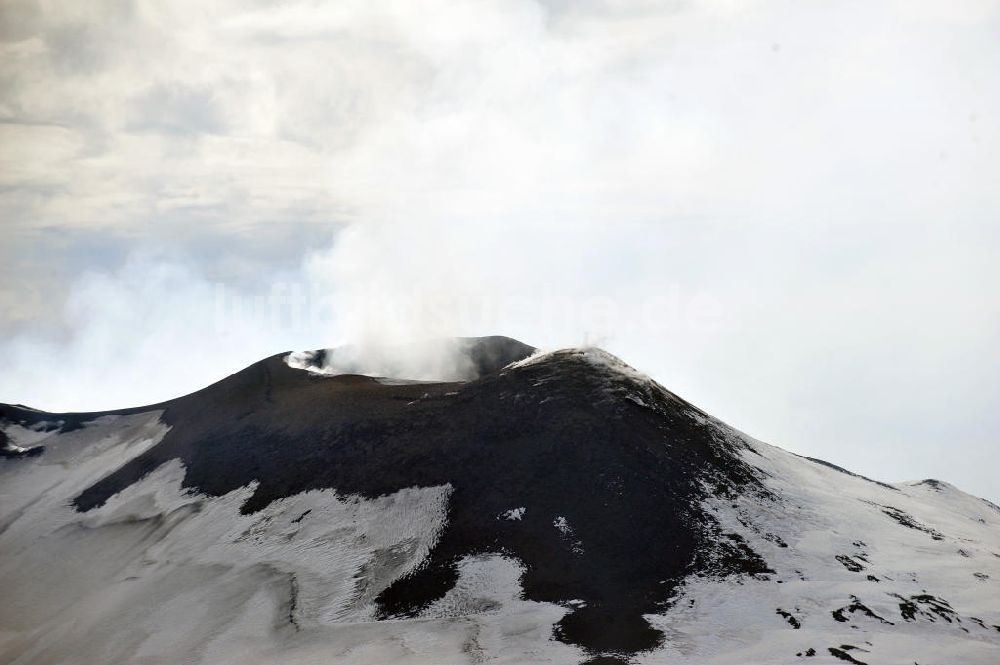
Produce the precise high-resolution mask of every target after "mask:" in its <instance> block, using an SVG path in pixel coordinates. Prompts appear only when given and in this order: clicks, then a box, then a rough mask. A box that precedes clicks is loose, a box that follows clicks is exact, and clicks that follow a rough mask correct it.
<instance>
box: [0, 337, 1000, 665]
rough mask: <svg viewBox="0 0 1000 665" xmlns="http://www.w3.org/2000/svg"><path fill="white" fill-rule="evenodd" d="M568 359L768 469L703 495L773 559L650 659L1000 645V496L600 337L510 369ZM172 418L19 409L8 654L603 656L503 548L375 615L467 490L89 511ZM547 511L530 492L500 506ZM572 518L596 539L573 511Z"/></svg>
mask: <svg viewBox="0 0 1000 665" xmlns="http://www.w3.org/2000/svg"><path fill="white" fill-rule="evenodd" d="M562 356H572V357H575V358H582V359H584V360H586V361H587V362H588V363H590V364H591V365H592V366H593V367H595V368H597V369H598V370H599V371H600V372H602V373H603V374H604V378H602V379H601V381H602V385H605V384H606V388H602V390H603V392H604V393H605V394H606V395H607V397H608V398H609V399H623V400H628V401H630V402H632V403H634V404H636V405H638V406H640V407H643V408H645V409H652V410H654V411H658V412H661V413H664V414H667V413H668V410H667V409H666V408H665V406H664V405H665V404H667V403H673V404H674V405H678V406H679V408H682V409H684V410H685V412H686V413H688V414H693V417H695V418H697V419H700V422H701V423H702V424H703V425H704V427H706V428H708V429H709V430H710V431H711V432H712V435H713V436H715V437H718V439H719V441H720V442H725V443H726V444H728V447H729V449H735V450H737V451H738V455H739V461H740V462H741V463H745V464H746V465H749V467H751V468H752V469H753V470H754V473H755V475H757V477H758V478H759V479H760V481H761V484H760V486H759V487H758V488H757V489H756V490H754V489H753V488H748V489H747V490H746V491H744V492H741V493H737V494H726V495H721V494H718V493H715V492H713V490H712V488H706V491H707V494H708V495H709V496H710V498H709V499H707V500H706V501H705V502H704V504H703V506H702V507H703V508H704V509H705V511H707V513H709V514H710V515H712V516H713V517H714V519H715V520H716V521H717V522H718V524H719V525H720V526H721V534H722V535H721V536H720V537H723V538H726V537H731V538H734V539H742V540H743V541H745V542H746V544H747V545H749V546H750V547H751V548H752V549H753V550H754V551H755V552H757V553H758V554H759V555H760V556H761V557H763V559H764V561H766V563H767V566H769V567H770V568H771V569H772V571H773V572H771V573H767V574H756V575H744V576H740V577H733V576H729V577H720V576H716V575H713V574H712V573H711V571H706V572H702V573H700V574H696V575H691V576H689V577H687V578H686V579H685V580H684V581H683V582H682V583H681V585H680V586H679V588H678V589H677V591H676V593H675V595H674V598H673V602H672V603H671V604H670V606H669V607H667V608H666V609H665V610H664V611H663V612H662V613H660V614H655V615H647V616H646V618H647V620H648V621H649V623H650V624H651V625H653V626H654V627H655V628H657V629H659V630H661V631H663V633H664V634H665V635H666V640H665V641H664V643H663V644H662V645H661V646H660V647H659V648H657V649H655V650H653V651H650V652H645V653H639V654H637V655H634V656H630V657H626V659H627V660H630V661H631V662H634V663H642V664H644V665H645V664H650V665H652V664H666V663H670V664H673V663H678V664H692V665H693V664H695V663H698V664H701V663H716V664H719V665H723V664H730V663H732V664H735V663H740V664H745V663H768V664H770V663H795V662H805V663H840V662H855V663H866V664H869V665H875V664H883V663H885V664H895V663H899V664H901V665H902V664H906V665H910V664H911V663H918V664H919V665H934V664H940V665H944V664H952V663H961V664H970V665H975V664H983V665H987V664H994V663H998V662H1000V601H998V600H997V599H998V598H1000V508H997V507H996V506H994V505H993V504H990V503H989V502H986V501H983V500H981V499H977V498H975V497H972V496H969V495H967V494H964V493H962V492H961V491H959V490H957V489H955V488H954V487H952V486H950V485H948V484H946V483H941V482H937V481H919V482H910V483H900V484H896V485H887V484H883V483H878V482H874V481H871V480H868V479H866V478H862V477H860V476H857V475H854V474H850V473H849V472H846V471H844V470H841V469H838V468H836V467H833V466H831V465H828V464H826V463H822V462H818V461H814V460H809V459H806V458H802V457H799V456H796V455H793V454H791V453H788V452H785V451H783V450H781V449H779V448H775V447H773V446H769V445H767V444H764V443H761V442H759V441H756V440H754V439H752V438H750V437H748V436H746V435H744V434H742V433H740V432H738V431H737V430H735V429H732V428H730V427H728V426H727V425H725V424H724V423H721V422H720V421H718V420H716V419H714V418H711V417H710V416H707V415H705V414H703V413H702V412H700V411H698V410H697V409H695V407H692V406H690V405H688V404H687V403H686V402H683V400H680V398H678V397H676V396H674V395H673V394H672V393H669V392H668V391H666V390H665V389H664V388H663V387H662V386H660V385H659V384H657V383H655V382H654V381H652V380H651V379H649V378H648V377H646V376H645V375H642V374H641V373H639V372H637V371H635V370H634V369H632V368H630V367H628V366H627V365H625V364H624V363H622V362H621V361H620V360H618V359H617V358H615V357H614V356H611V355H610V354H607V353H605V352H603V351H600V350H599V349H570V350H563V351H558V352H553V353H552V354H536V355H535V356H532V357H531V358H529V359H527V360H524V361H520V362H517V363H513V364H511V365H508V366H507V367H506V368H505V369H504V370H503V371H505V372H510V371H517V370H518V369H520V368H525V367H531V366H532V365H535V364H537V363H540V362H546V361H549V360H553V359H558V358H559V357H562ZM541 380H542V381H544V380H547V379H541ZM159 416H160V414H159V412H148V413H141V414H136V415H123V416H104V417H101V418H99V419H97V420H95V421H93V422H91V423H88V424H87V425H85V426H84V427H83V428H82V429H78V430H74V431H69V432H65V433H58V432H47V431H44V428H35V429H30V430H29V429H27V428H20V429H19V428H18V426H16V425H10V424H9V425H6V426H4V427H3V429H4V430H5V431H6V433H7V435H8V437H7V438H8V439H9V440H10V441H12V442H14V443H15V444H19V445H22V446H23V445H27V444H30V445H32V446H35V445H41V446H45V454H44V455H40V456H37V457H32V458H22V459H17V460H6V461H5V462H7V463H2V464H0V589H2V592H3V599H2V601H0V662H4V663H16V664H18V665H27V664H40V665H41V664H56V663H73V664H74V665H75V664H79V663H101V664H105V663H130V664H131V663H140V664H141V663H165V662H170V663H174V662H186V663H203V664H206V665H208V664H215V663H234V664H235V663H251V664H253V663H274V662H281V663H291V664H293V665H294V664H297V663H302V664H305V663H310V664H311V663H357V664H358V665H361V664H369V663H371V664H376V663H379V664H381V663H434V664H442V665H443V664H449V663H456V664H457V663H484V662H489V663H580V662H582V661H584V660H586V659H587V657H588V656H587V655H586V654H584V653H583V652H582V651H581V650H580V649H579V648H577V647H575V646H573V645H570V644H566V643H563V642H559V641H556V640H554V639H553V627H554V625H555V624H556V623H557V622H559V621H560V620H561V619H562V618H563V617H564V616H565V615H566V614H567V613H568V612H570V611H572V610H573V609H574V608H575V607H577V606H578V605H577V604H575V603H578V601H573V600H567V601H566V602H565V603H564V604H563V605H558V604H554V603H542V602H534V601H530V600H525V599H524V598H523V593H522V591H521V577H522V575H523V574H524V571H525V567H524V564H523V563H522V562H521V561H519V560H517V559H516V558H514V557H512V556H510V555H509V554H508V553H505V552H503V551H496V552H479V553H475V554H470V555H467V556H465V557H463V558H462V559H461V560H459V561H458V562H457V567H458V579H457V582H456V583H455V585H454V587H453V588H451V589H450V590H449V591H448V592H447V593H446V594H445V595H444V596H443V597H441V598H439V599H437V600H436V601H434V602H433V603H432V604H431V605H430V606H429V607H427V608H426V609H425V610H423V612H422V613H421V614H420V616H418V617H416V618H407V619H393V620H388V621H374V618H375V606H374V599H375V597H376V596H377V595H378V594H379V592H380V591H382V590H383V589H385V588H386V587H387V586H388V585H389V584H390V583H391V582H392V581H393V580H396V579H399V578H401V577H403V576H405V575H406V574H407V573H408V572H411V571H414V570H416V569H417V568H418V567H420V566H421V565H422V563H423V562H425V560H426V558H427V554H428V552H429V551H431V548H433V547H434V545H435V543H436V542H437V540H438V538H439V536H440V534H441V533H442V530H443V529H445V528H446V526H447V516H448V510H449V500H450V498H451V492H452V488H451V486H450V485H439V486H435V487H422V488H421V487H411V488H404V489H401V490H399V491H396V492H394V493H392V494H389V495H386V496H381V497H378V498H361V497H356V496H342V495H339V494H338V493H337V492H336V491H334V490H321V491H308V492H303V493H300V494H295V495H293V496H288V497H285V498H281V499H278V500H276V501H274V502H273V503H271V504H269V505H267V506H266V507H265V508H264V509H262V510H260V511H259V512H256V513H253V514H250V515H244V514H242V513H241V511H240V506H241V505H242V504H243V503H244V502H245V501H246V500H247V499H248V498H249V497H250V496H251V495H252V494H253V492H254V489H255V487H254V484H250V485H248V486H245V487H242V488H239V489H237V490H234V491H231V492H229V493H227V494H224V495H222V496H218V497H209V496H205V495H202V494H199V493H197V492H194V491H191V490H187V489H184V488H183V486H182V483H183V480H184V474H185V469H184V467H183V465H182V464H181V463H180V462H179V461H178V460H173V461H170V462H167V463H165V464H163V465H161V466H160V467H159V468H157V469H156V470H155V471H154V472H153V473H151V474H150V475H148V476H146V477H145V478H144V479H142V480H141V481H139V482H138V483H135V484H133V485H131V486H128V487H126V488H125V489H124V490H122V491H121V492H119V493H117V494H115V495H114V496H112V497H111V498H110V499H109V500H108V501H107V502H106V503H105V504H104V505H103V506H100V507H98V508H94V509H92V510H88V511H87V512H84V513H80V512H76V511H75V510H74V509H73V508H72V507H71V505H70V501H71V500H72V499H73V498H74V497H75V496H78V495H79V493H80V492H81V491H83V490H84V489H85V488H87V487H89V486H91V485H92V484H93V483H95V482H97V481H98V480H100V479H101V478H103V477H105V476H107V475H108V474H109V473H111V472H112V471H114V470H115V469H117V468H119V467H120V466H122V465H123V464H124V463H125V462H126V461H127V460H129V459H132V458H135V457H137V456H138V455H140V454H141V453H142V452H143V451H146V450H148V449H149V448H151V447H152V446H154V445H156V443H157V442H158V441H160V440H161V439H162V437H163V436H164V435H165V434H166V432H167V427H166V426H165V425H163V424H162V423H161V422H160V418H159ZM665 509H669V507H665ZM527 510H529V511H530V510H531V508H530V507H529V508H528V509H527ZM524 514H525V508H524V507H521V506H519V505H518V504H516V503H515V504H513V507H512V508H511V509H510V510H508V511H507V512H505V513H501V514H499V515H497V514H490V515H484V519H494V520H497V519H503V520H520V519H521V518H522V517H523V516H524ZM552 528H553V529H559V530H560V531H561V532H564V533H566V534H567V537H572V535H573V532H572V525H570V524H569V523H568V522H567V521H566V520H565V519H563V520H562V521H561V522H558V521H557V523H554V524H553V526H552ZM42 580H44V583H42V582H41V581H42Z"/></svg>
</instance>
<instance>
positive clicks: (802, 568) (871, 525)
mask: <svg viewBox="0 0 1000 665" xmlns="http://www.w3.org/2000/svg"><path fill="white" fill-rule="evenodd" d="M707 422H709V424H710V425H711V426H712V427H713V428H715V429H716V431H717V433H718V435H719V436H720V437H727V438H729V439H730V440H735V441H738V442H741V443H743V444H744V445H745V449H744V451H743V458H744V460H745V461H746V462H747V463H748V464H751V465H753V466H754V467H756V468H757V469H758V470H759V472H760V473H761V476H762V478H763V479H764V485H765V486H766V488H767V489H768V490H770V492H771V495H770V496H764V495H759V496H755V495H753V494H749V495H742V496H738V497H735V498H715V499H711V500H709V501H708V502H707V505H706V506H705V507H706V508H707V509H708V510H709V511H710V512H712V513H713V514H714V515H716V517H717V519H719V521H720V522H721V523H722V524H723V525H724V527H725V529H726V531H728V532H730V533H734V534H738V535H740V536H742V537H743V538H745V539H746V541H747V543H748V544H750V546H751V547H753V548H754V550H756V551H757V552H759V553H760V554H761V555H762V556H763V557H764V559H765V560H766V561H767V562H768V565H769V566H770V567H771V568H772V569H773V570H774V573H773V574H772V575H769V576H767V577H768V579H760V578H757V579H753V578H743V579H737V580H732V579H729V580H717V579H711V578H697V577H694V578H689V579H687V580H686V581H685V583H684V584H683V586H682V590H681V593H680V594H679V595H678V598H677V599H676V602H675V604H674V605H673V607H672V609H671V610H670V611H669V612H667V613H666V614H664V615H662V616H657V617H649V618H650V621H651V622H652V623H653V624H654V625H655V626H657V627H659V628H661V629H663V630H664V631H665V632H667V634H668V635H669V636H670V638H669V640H668V642H667V645H666V646H665V648H664V649H662V650H660V651H658V652H655V653H651V654H645V655H644V657H642V658H641V659H640V661H639V662H641V663H663V662H670V663H692V664H693V663H718V664H720V665H721V664H728V663H734V664H735V663H741V664H743V663H748V662H750V663H758V662H759V663H790V662H839V661H846V662H861V663H871V664H875V663H878V664H886V665H891V664H896V663H898V664H900V665H912V664H913V663H919V665H933V664H939V665H945V664H948V663H965V664H975V663H982V664H984V665H986V664H989V663H1000V509H998V508H997V507H996V506H995V505H993V504H992V503H990V502H988V501H985V500H983V499H979V498H976V497H973V496H970V495H968V494H965V493H963V492H961V491H959V490H957V489H955V488H954V487H952V486H950V485H947V484H945V483H939V482H937V481H922V482H916V483H900V484H897V485H894V486H890V485H886V484H883V483H878V482H875V481H872V480H869V479H866V478H863V477H861V476H857V475H854V474H851V473H849V472H846V471H843V470H840V469H838V468H836V467H832V466H830V465H827V464H825V463H822V462H817V461H813V460H809V459H806V458H802V457H799V456H797V455H793V454H791V453H788V452H786V451H784V450H781V449H780V448H776V447H774V446H770V445H768V444H765V443H762V442H760V441H757V440H755V439H752V438H751V437H748V436H746V435H745V434H742V433H741V432H738V431H737V430H734V429H732V428H730V427H728V426H726V425H724V424H722V423H720V422H719V421H717V420H715V419H709V420H708V421H707ZM804 659H805V660H804ZM852 659H853V660H852Z"/></svg>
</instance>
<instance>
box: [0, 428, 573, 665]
mask: <svg viewBox="0 0 1000 665" xmlns="http://www.w3.org/2000/svg"><path fill="white" fill-rule="evenodd" d="M158 417H159V413H158V412H151V413H145V414H139V415H132V416H105V417H102V418H101V419H99V420H98V421H95V422H92V423H90V424H88V425H86V426H85V427H83V428H82V429H79V430H76V431H73V432H68V433H64V434H55V433H53V434H50V435H49V436H48V437H46V438H45V439H44V444H45V445H46V448H47V450H46V455H44V456H42V457H38V458H35V459H30V460H27V459H25V460H18V462H17V464H18V466H17V467H16V468H15V467H14V465H12V464H11V465H4V466H2V467H0V588H2V589H3V600H2V602H0V661H2V662H4V663H10V664H11V665H14V664H18V665H24V664H28V663H32V664H42V663H53V664H55V663H67V664H68V663H73V664H79V663H102V664H103V663H166V662H170V663H174V662H188V663H205V664H216V663H274V662H279V661H280V662H282V663H315V662H337V663H358V664H362V663H373V664H374V663H389V662H393V663H397V662H398V663H435V664H436V663H467V662H473V661H475V660H477V659H481V658H482V657H484V656H483V654H486V653H490V654H491V655H492V656H495V657H497V658H498V659H497V660H495V661H493V662H509V663H517V662H535V661H539V662H540V661H546V662H578V661H579V660H580V654H579V652H578V651H577V650H576V649H574V648H572V647H569V646H567V645H564V644H560V643H557V642H553V641H552V640H551V639H550V637H551V632H552V624H553V623H554V622H556V621H558V620H559V619H560V618H561V617H562V616H563V615H564V614H565V613H566V611H567V610H566V609H565V608H562V607H560V606H557V605H548V604H542V603H534V602H528V601H523V600H521V599H520V587H519V583H518V580H519V577H520V573H521V569H520V565H519V564H518V563H517V562H516V561H511V560H509V559H504V558H503V557H500V556H494V557H490V556H487V557H476V558H472V559H468V560H466V561H463V562H462V563H461V564H460V574H459V582H458V584H457V585H456V587H455V589H453V590H452V591H451V592H449V594H448V595H447V596H446V597H445V598H442V599H441V600H440V601H439V602H438V603H436V604H435V605H434V606H432V607H430V608H428V610H427V611H426V612H425V613H424V618H419V619H413V620H407V621H382V622H374V621H373V619H374V616H373V615H374V605H373V600H374V598H375V597H376V596H377V595H378V593H379V592H381V591H382V590H383V589H384V588H385V587H386V586H387V585H388V584H389V583H390V582H392V581H393V580H395V579H396V578H398V577H400V576H402V575H405V574H406V573H407V572H409V571H411V570H412V569H413V568H414V567H416V566H417V565H419V564H420V562H421V561H422V560H423V559H424V558H425V557H426V555H427V552H428V550H429V548H430V547H432V546H433V544H434V542H435V541H436V539H437V537H438V534H439V533H440V530H441V528H442V527H443V526H444V524H445V521H446V513H447V501H448V496H449V493H450V488H449V487H447V486H444V487H431V488H411V489H404V490H400V491H399V492H396V493H395V494H392V495H389V496H384V497H380V498H377V499H372V500H366V499H361V498H357V497H342V496H338V495H337V494H336V493H335V492H334V491H332V490H324V491H311V492H305V493H302V494H298V495H296V496H293V497H289V498H287V499H282V500H279V501H276V502H274V503H273V504H271V505H270V506H268V507H267V508H266V509H265V510H263V511H260V512H258V513H255V514H252V515H243V514H241V513H240V506H241V505H242V504H243V503H244V502H245V501H246V499H248V498H249V497H250V495H252V494H253V491H254V487H253V486H248V487H245V488H242V489H240V490H237V491H234V492H231V493H230V494H227V495H225V496H222V497H218V498H211V497H206V496H203V495H199V494H197V493H195V492H191V491H188V490H185V489H182V487H181V483H182V481H183V478H184V469H183V467H182V466H181V464H180V463H179V462H178V461H176V460H174V461H172V462H168V463H166V464H164V465H162V466H161V467H159V468H158V469H157V470H156V471H154V472H153V473H151V474H150V475H148V476H147V477H146V478H144V479H143V480H142V481H140V482H139V483H136V484H135V485H133V486H131V487H128V488H126V489H125V490H124V491H122V492H121V493H119V494H117V495H115V496H114V497H112V498H111V499H110V500H109V501H108V502H107V503H106V504H105V505H104V506H102V507H101V508H98V509H95V510H91V511H88V512H86V513H78V512H76V511H74V510H73V509H72V508H71V507H70V504H69V502H70V500H71V499H72V497H73V496H75V495H76V494H78V493H79V492H80V491H81V490H82V489H83V488H84V487H86V486H87V485H88V484H90V483H93V482H95V481H96V480H98V479H99V478H101V477H102V476H104V475H106V474H107V473H109V472H111V471H113V470H114V469H115V468H117V467H118V466H120V465H121V464H122V463H123V462H124V461H125V460H127V459H128V458H131V457H134V456H135V455H138V454H139V453H140V452H142V451H143V450H146V449H147V448H149V447H150V446H152V445H154V444H155V443H156V441H158V440H159V439H160V438H161V437H162V436H163V435H164V433H165V429H166V428H165V427H164V426H163V425H161V424H160V423H159V422H158ZM29 465H30V466H29Z"/></svg>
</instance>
